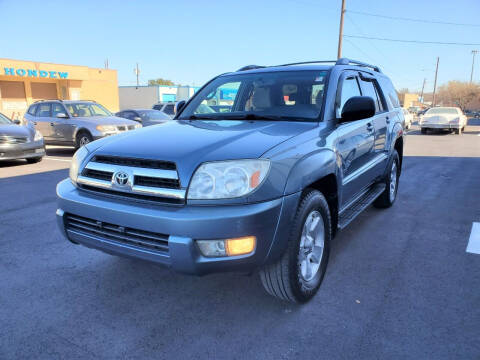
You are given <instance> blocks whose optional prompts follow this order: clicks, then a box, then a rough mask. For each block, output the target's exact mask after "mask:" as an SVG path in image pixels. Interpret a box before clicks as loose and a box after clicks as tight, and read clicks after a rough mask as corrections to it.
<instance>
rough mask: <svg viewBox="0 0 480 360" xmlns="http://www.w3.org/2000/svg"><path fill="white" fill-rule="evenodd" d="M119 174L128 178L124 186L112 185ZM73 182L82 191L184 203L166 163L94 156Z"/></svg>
mask: <svg viewBox="0 0 480 360" xmlns="http://www.w3.org/2000/svg"><path fill="white" fill-rule="evenodd" d="M120 173H123V175H125V174H126V175H127V176H128V181H126V184H125V183H118V182H116V180H115V179H116V176H118V174H120ZM77 182H78V184H79V185H80V187H81V188H83V189H85V190H89V191H97V192H99V193H102V194H110V195H115V196H124V197H128V198H137V199H140V200H148V201H157V202H166V203H174V204H182V203H183V202H184V201H185V189H182V188H181V185H180V180H179V178H178V173H177V170H176V165H175V163H172V162H168V161H159V160H149V159H136V158H121V157H115V156H104V155H96V156H94V157H93V158H92V159H91V160H90V162H89V163H88V164H87V165H86V166H85V168H84V169H83V171H82V172H81V174H80V176H79V177H78V179H77Z"/></svg>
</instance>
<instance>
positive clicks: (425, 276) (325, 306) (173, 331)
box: [0, 119, 480, 359]
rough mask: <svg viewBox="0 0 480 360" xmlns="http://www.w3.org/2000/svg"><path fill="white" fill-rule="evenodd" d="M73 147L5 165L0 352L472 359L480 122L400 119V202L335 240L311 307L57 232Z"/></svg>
mask: <svg viewBox="0 0 480 360" xmlns="http://www.w3.org/2000/svg"><path fill="white" fill-rule="evenodd" d="M72 154H73V150H71V149H69V148H59V147H56V148H49V149H48V153H47V155H48V156H47V157H46V158H45V159H44V160H43V161H42V162H41V163H39V164H33V165H27V164H26V163H24V162H22V161H15V162H8V163H5V164H0V254H1V255H0V324H1V326H0V359H13V358H36V359H55V358H68V359H77V358H82V359H84V358H93V357H102V358H155V359H199V358H202V359H203V358H208V359H226V358H228V359H244V358H248V359H293V358H295V359H296V358H320V359H337V358H338V359H344V358H410V359H419V358H420V359H451V358H458V359H479V358H480V342H479V338H480V254H471V253H467V252H466V247H467V243H468V239H469V236H470V232H471V228H472V223H473V222H480V120H472V119H471V120H470V121H469V125H468V127H467V128H466V131H465V133H464V134H462V135H461V136H458V135H453V134H446V133H442V134H441V133H435V134H429V135H420V131H419V129H418V127H417V126H415V125H414V126H413V128H412V129H411V130H410V132H409V136H408V139H407V144H406V148H405V158H404V167H403V174H402V177H401V179H400V188H399V195H398V200H397V202H396V204H395V205H394V207H392V208H391V209H388V210H378V209H375V208H370V209H369V210H367V211H366V212H364V213H363V214H362V215H360V216H359V217H358V218H357V219H356V220H355V221H354V222H353V223H352V224H351V225H350V226H349V227H348V228H347V229H345V230H344V231H341V232H340V233H339V234H338V236H337V237H336V238H335V241H334V242H333V244H332V253H331V257H330V263H329V267H328V270H327V274H326V277H325V280H324V282H323V285H322V287H321V288H320V291H319V293H318V294H317V296H316V297H315V298H314V299H313V300H312V301H311V302H310V303H308V304H306V305H303V306H295V305H291V304H287V303H283V302H281V301H279V300H276V299H274V298H272V297H269V296H268V295H266V293H265V292H264V290H263V288H262V285H261V283H260V280H259V279H258V277H257V276H244V275H238V274H218V275H210V276H207V277H190V276H184V275H179V274H175V273H173V272H171V271H169V270H167V269H163V268H160V267H157V266H155V265H151V264H149V263H145V262H140V261H135V260H130V259H124V258H118V257H113V256H110V255H107V254H103V253H101V252H98V251H94V250H90V249H87V248H84V247H81V246H74V245H73V244H71V243H69V242H68V241H66V240H64V239H63V238H62V237H61V236H60V233H59V231H58V230H57V228H56V223H55V210H56V202H55V186H56V184H57V182H59V181H60V180H61V179H63V178H65V177H67V176H68V166H69V159H70V157H71V156H72Z"/></svg>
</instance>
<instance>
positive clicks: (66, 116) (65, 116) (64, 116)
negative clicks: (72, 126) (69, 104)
mask: <svg viewBox="0 0 480 360" xmlns="http://www.w3.org/2000/svg"><path fill="white" fill-rule="evenodd" d="M57 118H60V119H68V115H67V114H65V113H58V114H57Z"/></svg>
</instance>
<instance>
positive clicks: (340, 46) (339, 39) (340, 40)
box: [337, 0, 345, 59]
mask: <svg viewBox="0 0 480 360" xmlns="http://www.w3.org/2000/svg"><path fill="white" fill-rule="evenodd" d="M344 15H345V0H342V12H341V13H340V31H339V34H338V51H337V59H340V58H341V57H342V40H343V16H344Z"/></svg>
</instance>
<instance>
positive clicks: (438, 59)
mask: <svg viewBox="0 0 480 360" xmlns="http://www.w3.org/2000/svg"><path fill="white" fill-rule="evenodd" d="M439 61H440V58H439V57H438V56H437V68H436V69H435V82H434V83H433V100H432V107H434V106H435V95H436V91H437V75H438V62H439Z"/></svg>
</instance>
